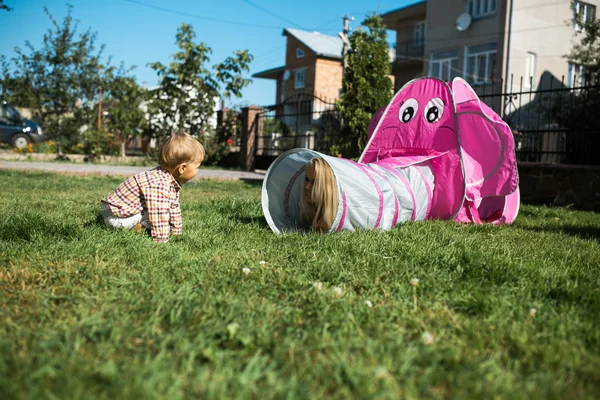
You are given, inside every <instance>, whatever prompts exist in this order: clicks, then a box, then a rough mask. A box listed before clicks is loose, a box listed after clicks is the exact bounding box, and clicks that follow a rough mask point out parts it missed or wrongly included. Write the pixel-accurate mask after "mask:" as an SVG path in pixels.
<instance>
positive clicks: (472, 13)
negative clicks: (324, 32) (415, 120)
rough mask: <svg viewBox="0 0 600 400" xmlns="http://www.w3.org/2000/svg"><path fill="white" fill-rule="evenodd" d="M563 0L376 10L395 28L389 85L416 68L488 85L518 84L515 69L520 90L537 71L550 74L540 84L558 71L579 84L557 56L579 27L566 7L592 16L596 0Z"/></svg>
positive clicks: (490, 0)
mask: <svg viewBox="0 0 600 400" xmlns="http://www.w3.org/2000/svg"><path fill="white" fill-rule="evenodd" d="M571 1H572V0H558V1H557V0H553V1H548V0H425V1H421V2H418V3H415V4H412V5H409V6H406V7H402V8H398V9H395V10H392V11H389V12H387V13H384V14H382V15H381V16H382V18H383V20H384V23H385V25H386V27H387V28H388V29H391V30H394V31H396V60H395V62H394V63H393V67H392V73H393V74H394V76H395V77H396V87H395V89H396V90H398V89H399V88H400V87H402V85H404V84H405V83H406V82H408V81H409V80H411V79H413V78H415V77H417V76H422V75H433V76H437V77H439V78H441V79H444V80H451V79H453V78H454V77H456V76H460V77H463V78H465V79H466V80H467V81H469V83H471V84H472V85H473V86H474V87H475V88H476V90H477V89H478V88H479V89H480V88H481V87H483V86H487V90H488V92H489V90H491V88H490V86H492V84H493V86H495V87H494V90H495V91H496V92H500V91H518V90H519V89H520V87H521V77H522V78H523V87H522V88H523V89H524V90H529V89H532V90H536V89H537V88H539V85H540V79H541V77H542V76H545V77H548V78H550V79H547V78H545V79H544V81H543V86H547V85H550V84H551V82H552V84H554V87H556V86H557V84H560V81H561V80H562V77H563V76H564V77H565V80H564V84H565V85H566V86H569V87H572V86H573V85H580V84H581V83H582V80H583V75H584V74H583V72H584V71H583V70H582V68H581V66H577V65H573V64H569V62H568V61H567V60H566V59H565V58H564V55H566V54H568V53H569V52H570V50H571V48H572V43H573V40H572V39H573V38H574V34H575V33H576V31H578V30H580V29H582V27H580V26H576V25H575V24H572V23H571V22H570V21H571V18H572V16H573V13H574V12H577V13H579V14H580V15H581V16H582V17H583V19H584V21H589V20H592V19H594V18H595V15H596V7H597V6H598V5H600V0H587V2H585V3H584V2H581V1H574V2H573V7H572V6H571ZM511 76H512V77H513V78H512V80H511ZM501 80H502V81H503V82H504V84H503V86H504V87H500V82H501Z"/></svg>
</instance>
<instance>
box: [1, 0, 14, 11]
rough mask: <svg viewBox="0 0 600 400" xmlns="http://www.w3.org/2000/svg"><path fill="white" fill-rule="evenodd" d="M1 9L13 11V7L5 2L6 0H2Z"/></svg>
mask: <svg viewBox="0 0 600 400" xmlns="http://www.w3.org/2000/svg"><path fill="white" fill-rule="evenodd" d="M0 10H6V11H12V8H10V7H9V6H7V5H6V4H4V0H0Z"/></svg>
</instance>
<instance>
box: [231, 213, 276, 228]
mask: <svg viewBox="0 0 600 400" xmlns="http://www.w3.org/2000/svg"><path fill="white" fill-rule="evenodd" d="M235 221H236V222H239V223H240V224H247V225H254V224H257V225H259V226H260V227H261V228H263V229H270V228H269V224H267V220H266V219H265V217H242V216H237V217H235Z"/></svg>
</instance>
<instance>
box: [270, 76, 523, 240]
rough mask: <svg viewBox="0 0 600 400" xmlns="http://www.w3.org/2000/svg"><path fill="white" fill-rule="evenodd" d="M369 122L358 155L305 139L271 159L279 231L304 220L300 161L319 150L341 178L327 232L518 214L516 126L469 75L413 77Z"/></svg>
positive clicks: (499, 219) (495, 219) (508, 218)
mask: <svg viewBox="0 0 600 400" xmlns="http://www.w3.org/2000/svg"><path fill="white" fill-rule="evenodd" d="M369 131H370V132H369V141H368V143H367V146H366V148H365V150H364V151H363V153H362V155H361V157H360V159H359V162H358V163H355V162H353V161H350V160H346V159H341V158H336V157H329V156H325V155H322V154H320V153H317V152H314V151H312V150H308V149H294V150H290V151H288V152H286V153H284V154H282V155H281V156H279V157H278V158H277V160H275V162H274V163H273V164H272V165H271V166H270V168H269V170H268V171H267V174H266V175H265V179H264V182H263V189H262V206H263V212H264V214H265V217H266V219H267V222H268V223H269V226H270V227H271V228H272V229H273V231H275V232H276V233H281V232H284V231H287V230H294V229H306V228H307V226H306V223H305V222H303V221H302V220H301V217H300V213H299V207H298V202H299V201H300V195H301V192H302V182H303V180H304V166H305V164H306V162H308V161H309V160H310V159H311V158H313V157H320V158H322V159H323V160H324V161H325V162H326V163H327V164H328V165H329V166H330V167H331V169H332V170H333V172H334V176H335V178H336V180H337V187H338V196H337V198H338V199H339V204H338V210H337V214H336V218H335V220H334V224H333V225H332V227H331V229H330V232H335V231H339V230H342V229H350V230H352V229H356V228H364V229H390V228H391V227H393V226H394V225H396V224H399V223H403V222H406V221H410V220H418V219H447V220H456V221H458V222H473V223H482V222H490V223H494V224H507V223H512V222H513V221H514V219H515V218H516V216H517V214H518V210H519V189H518V172H517V167H516V158H515V154H514V139H513V136H512V132H511V130H510V128H509V126H508V125H506V123H504V122H503V121H502V119H501V118H500V117H499V116H498V115H497V114H496V113H495V112H494V111H493V110H491V109H490V108H489V107H488V106H487V105H486V104H484V103H482V102H481V101H480V100H479V98H478V97H477V95H476V94H475V92H474V91H473V89H472V88H471V87H470V86H469V85H468V83H467V82H465V81H464V80H462V79H460V78H456V79H454V81H453V82H451V83H450V85H448V84H447V83H446V82H444V81H442V80H439V79H437V78H431V77H426V78H419V79H416V80H413V81H411V82H409V83H407V84H406V85H405V86H404V87H403V88H402V89H401V90H399V91H398V92H397V93H396V95H395V96H394V98H393V99H392V101H391V102H390V103H389V104H388V105H387V106H386V107H385V108H384V109H381V110H379V111H378V112H377V113H375V115H374V116H373V119H372V121H371V123H370V125H369ZM371 131H372V132H371Z"/></svg>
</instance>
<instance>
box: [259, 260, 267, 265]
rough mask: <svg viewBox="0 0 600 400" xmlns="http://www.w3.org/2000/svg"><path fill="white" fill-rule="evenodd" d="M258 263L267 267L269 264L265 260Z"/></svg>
mask: <svg viewBox="0 0 600 400" xmlns="http://www.w3.org/2000/svg"><path fill="white" fill-rule="evenodd" d="M258 263H259V264H260V265H265V264H266V263H267V262H266V261H265V260H260V261H259V262H258Z"/></svg>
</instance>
